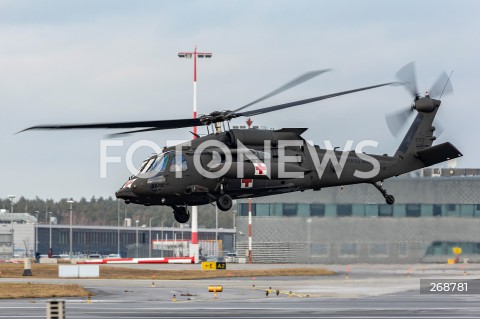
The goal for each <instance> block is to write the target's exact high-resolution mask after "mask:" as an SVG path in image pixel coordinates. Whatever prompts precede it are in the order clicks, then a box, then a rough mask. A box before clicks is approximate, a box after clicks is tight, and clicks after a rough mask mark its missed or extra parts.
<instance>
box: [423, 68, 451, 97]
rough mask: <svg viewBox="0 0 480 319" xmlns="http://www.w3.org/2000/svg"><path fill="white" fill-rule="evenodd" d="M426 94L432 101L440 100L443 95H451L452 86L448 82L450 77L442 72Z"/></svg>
mask: <svg viewBox="0 0 480 319" xmlns="http://www.w3.org/2000/svg"><path fill="white" fill-rule="evenodd" d="M428 93H429V94H430V96H431V97H432V98H434V99H438V98H441V97H442V96H444V95H448V94H452V93H453V86H452V82H451V81H450V77H449V76H448V75H447V74H446V73H445V72H442V74H440V76H439V77H438V79H437V80H436V81H435V83H434V84H433V85H432V87H431V88H430V91H428Z"/></svg>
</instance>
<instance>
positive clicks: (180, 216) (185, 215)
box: [173, 206, 190, 224]
mask: <svg viewBox="0 0 480 319" xmlns="http://www.w3.org/2000/svg"><path fill="white" fill-rule="evenodd" d="M173 216H174V217H175V220H176V221H177V222H179V223H180V224H185V223H186V222H188V220H189V219H190V212H189V211H188V209H187V208H186V207H183V206H180V207H177V208H176V209H175V210H174V211H173Z"/></svg>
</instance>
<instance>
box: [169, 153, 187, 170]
mask: <svg viewBox="0 0 480 319" xmlns="http://www.w3.org/2000/svg"><path fill="white" fill-rule="evenodd" d="M187 169H188V166H187V160H186V159H185V155H183V154H181V153H180V154H176V155H175V157H174V158H173V159H172V163H171V164H170V172H185V171H186V170H187Z"/></svg>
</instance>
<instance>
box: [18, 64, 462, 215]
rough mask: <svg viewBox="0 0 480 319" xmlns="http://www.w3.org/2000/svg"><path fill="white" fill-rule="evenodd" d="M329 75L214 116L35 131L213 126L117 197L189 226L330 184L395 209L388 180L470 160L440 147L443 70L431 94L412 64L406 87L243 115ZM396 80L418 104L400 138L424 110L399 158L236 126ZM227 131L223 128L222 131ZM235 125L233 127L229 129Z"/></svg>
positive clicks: (398, 123) (142, 172) (447, 88)
mask: <svg viewBox="0 0 480 319" xmlns="http://www.w3.org/2000/svg"><path fill="white" fill-rule="evenodd" d="M325 71H327V70H322V71H312V72H309V73H306V74H304V75H302V76H300V77H298V78H296V79H295V80H293V81H291V82H289V83H287V84H285V85H284V86H282V87H280V88H279V89H277V90H275V91H273V92H271V93H269V94H267V95H265V96H263V97H262V98H260V99H258V100H256V101H254V102H252V103H249V104H247V105H245V106H243V107H241V108H238V109H236V110H234V111H221V112H212V113H210V114H208V115H202V116H199V117H198V118H194V119H192V118H190V119H176V120H159V121H156V120H152V121H143V122H124V123H98V124H69V125H39V126H34V127H30V128H27V129H26V130H33V129H98V128H107V129H133V128H136V130H131V131H127V132H120V133H116V134H114V135H122V134H131V133H139V132H147V131H155V130H165V129H176V128H187V127H193V126H207V129H208V128H209V126H210V125H212V129H213V131H212V132H210V130H209V132H208V134H207V135H206V136H198V135H197V136H196V137H197V138H195V139H193V140H192V141H190V142H188V143H185V144H181V145H177V146H175V147H166V148H164V150H163V152H162V153H160V154H156V155H154V156H151V157H150V158H148V159H147V160H145V161H144V162H143V163H142V165H141V167H140V169H139V171H138V173H137V174H135V175H134V176H131V177H130V178H129V180H128V181H127V182H126V183H125V184H124V185H123V186H122V188H121V189H120V190H118V191H117V192H116V196H117V198H121V199H123V200H124V201H125V202H126V203H136V204H143V205H166V206H170V207H172V208H173V213H174V215H175V219H176V220H177V221H178V222H180V223H186V222H187V221H188V220H189V218H190V214H189V211H188V209H187V206H189V205H191V206H197V205H204V204H208V203H214V202H216V204H217V206H218V208H219V209H220V210H223V211H227V210H229V209H230V208H231V207H232V199H237V198H248V197H260V196H267V195H274V194H282V193H288V192H295V191H304V190H309V189H313V190H320V189H322V188H324V187H332V186H343V185H349V184H359V183H369V184H372V185H373V186H374V187H376V188H377V189H378V190H379V191H380V193H381V194H382V195H383V197H384V198H385V200H386V202H387V204H390V205H391V204H393V203H394V202H395V199H394V197H393V195H390V194H388V193H387V191H386V190H385V189H384V188H383V187H382V182H383V181H384V180H385V179H387V178H390V177H394V176H398V175H401V174H404V173H407V172H410V171H414V170H417V169H420V168H423V167H427V166H431V165H434V164H437V163H441V162H444V161H447V160H449V159H454V158H457V157H460V156H462V154H461V153H460V152H459V151H458V150H457V149H456V148H455V147H454V146H453V145H452V144H450V143H448V142H447V143H442V144H439V145H436V146H432V144H433V141H434V140H435V137H434V136H433V133H434V131H435V127H434V126H433V124H432V123H433V120H434V118H435V115H436V114H437V111H438V109H439V107H440V104H441V102H440V98H441V96H442V94H443V95H444V94H447V93H451V92H452V86H451V84H450V81H449V77H448V76H447V75H446V74H445V73H443V74H442V75H441V76H440V78H439V79H438V80H437V81H436V82H435V84H434V85H433V86H432V87H431V89H430V90H429V91H428V93H427V94H425V96H420V94H419V93H418V90H417V85H416V80H415V74H414V65H413V63H410V64H407V65H406V66H405V67H403V68H402V69H401V70H400V71H399V72H398V73H397V77H398V78H399V79H400V82H390V83H383V84H379V85H373V86H368V87H363V88H358V89H353V90H348V91H343V92H338V93H333V94H328V95H322V96H318V97H314V98H310V99H304V100H299V101H295V102H290V103H285V104H280V105H274V106H270V107H264V108H260V109H257V110H253V111H243V110H244V109H245V108H246V107H248V106H250V105H252V104H254V103H257V102H259V101H262V100H264V99H266V98H268V97H271V96H273V95H275V94H278V93H280V92H283V91H285V90H287V89H289V88H291V87H293V86H296V85H298V84H300V83H302V82H305V81H307V80H309V79H311V78H313V77H315V76H317V75H319V74H321V73H323V72H325ZM393 83H401V84H403V85H404V86H405V87H406V88H407V89H408V91H409V92H410V93H411V95H412V97H413V102H412V105H411V106H410V107H409V108H408V109H406V110H405V111H402V112H400V113H397V114H393V115H390V116H387V124H388V127H389V129H390V130H391V131H392V133H397V132H398V131H399V130H400V129H401V128H402V126H403V125H404V124H406V122H407V121H408V118H409V115H410V114H411V113H414V112H416V113H417V114H416V117H415V119H414V120H413V123H412V124H411V126H410V128H409V129H408V132H407V133H406V135H405V137H404V138H403V140H402V142H401V144H400V146H399V147H398V149H397V151H396V152H395V154H394V155H393V156H387V155H372V154H365V153H362V152H354V151H349V152H347V151H337V150H326V149H322V148H320V147H319V146H317V145H314V146H312V145H310V144H309V143H308V142H307V141H305V140H304V139H303V138H302V136H301V135H302V133H303V132H305V131H306V130H307V129H306V128H283V129H279V130H263V129H230V128H229V121H230V120H232V119H234V118H237V117H251V116H254V115H259V114H265V113H268V112H273V111H278V110H281V109H286V108H289V107H293V106H298V105H302V104H307V103H312V102H315V101H320V100H325V99H329V98H333V97H336V96H340V95H345V94H350V93H354V92H358V91H364V90H370V89H373V88H378V87H381V86H385V85H390V84H393ZM222 127H223V130H222ZM226 127H227V129H225V128H226Z"/></svg>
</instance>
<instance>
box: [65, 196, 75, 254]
mask: <svg viewBox="0 0 480 319" xmlns="http://www.w3.org/2000/svg"><path fill="white" fill-rule="evenodd" d="M74 202H75V201H74V200H73V199H72V198H70V199H69V200H67V203H69V204H70V250H69V252H68V255H69V256H70V258H72V254H73V249H72V248H73V231H72V211H73V203H74Z"/></svg>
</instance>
